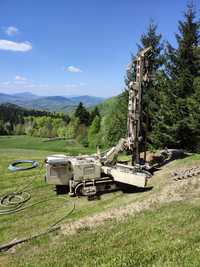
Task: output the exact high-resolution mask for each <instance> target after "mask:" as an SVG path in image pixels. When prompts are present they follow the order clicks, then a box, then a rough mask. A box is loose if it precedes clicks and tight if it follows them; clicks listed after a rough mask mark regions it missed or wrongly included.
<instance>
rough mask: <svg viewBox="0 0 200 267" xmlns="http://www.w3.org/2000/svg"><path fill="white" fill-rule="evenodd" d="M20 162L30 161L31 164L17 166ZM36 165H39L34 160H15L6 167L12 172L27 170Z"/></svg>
mask: <svg viewBox="0 0 200 267" xmlns="http://www.w3.org/2000/svg"><path fill="white" fill-rule="evenodd" d="M22 163H29V164H30V163H31V166H29V165H28V166H26V167H20V166H18V165H19V164H22ZM38 166H39V163H38V162H37V161H36V160H16V161H14V162H13V163H11V164H10V165H9V166H8V169H9V170H10V171H13V172H16V171H27V170H31V169H34V168H37V167H38Z"/></svg>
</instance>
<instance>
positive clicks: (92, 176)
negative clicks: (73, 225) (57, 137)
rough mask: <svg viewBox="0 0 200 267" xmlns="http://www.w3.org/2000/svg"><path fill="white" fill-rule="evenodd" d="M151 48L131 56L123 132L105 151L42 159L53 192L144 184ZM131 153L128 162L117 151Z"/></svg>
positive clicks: (90, 191)
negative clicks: (131, 75) (143, 131)
mask: <svg viewBox="0 0 200 267" xmlns="http://www.w3.org/2000/svg"><path fill="white" fill-rule="evenodd" d="M151 52H152V48H151V47H148V48H146V49H144V50H142V51H140V52H139V54H138V55H137V57H136V58H135V60H134V68H135V79H134V81H131V82H130V83H129V85H128V90H129V102H128V118H127V136H126V137H125V138H122V139H120V140H119V142H118V144H117V145H116V146H114V147H112V148H111V149H109V150H108V151H107V152H105V153H97V154H94V155H91V156H73V157H72V156H66V155H51V156H48V157H47V158H46V160H45V163H46V176H45V180H46V182H47V183H48V184H54V185H56V190H57V193H62V192H63V191H65V189H66V190H68V192H69V195H70V196H79V195H84V196H94V195H96V194H98V193H100V192H105V191H112V190H115V189H120V188H122V186H123V185H131V186H135V187H142V188H144V187H146V185H147V181H148V179H149V178H150V177H151V174H150V172H149V171H148V166H147V165H146V164H144V163H143V164H141V163H140V142H141V140H142V136H141V114H142V110H141V107H142V104H141V103H142V90H143V85H144V83H148V82H149V81H150V79H151V74H150V71H149V70H150V67H149V66H150V57H151ZM123 151H129V152H131V154H132V165H128V164H120V163H118V162H117V157H118V155H119V153H120V152H123Z"/></svg>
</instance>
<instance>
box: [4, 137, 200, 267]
mask: <svg viewBox="0 0 200 267" xmlns="http://www.w3.org/2000/svg"><path fill="white" fill-rule="evenodd" d="M9 140H11V142H9ZM18 140H20V141H19V143H18ZM55 142H58V141H55ZM62 142H63V140H61V141H59V142H58V143H57V146H56V145H55V143H54V142H47V143H43V142H41V140H40V139H37V138H30V137H21V136H20V137H11V138H8V137H1V138H0V155H1V157H0V195H2V194H5V193H7V192H10V191H15V190H19V189H20V188H22V187H23V186H25V185H26V184H27V183H29V182H30V181H31V179H33V178H34V181H33V183H32V184H31V185H30V187H28V188H27V189H26V190H28V192H30V193H31V196H32V198H31V200H30V201H29V202H28V203H27V205H31V204H33V203H36V202H38V201H41V200H45V199H49V201H47V202H43V203H39V204H38V205H35V206H32V207H30V208H27V209H26V210H24V211H22V212H20V213H16V214H12V215H5V216H0V245H2V244H4V243H7V242H9V241H11V240H13V239H15V238H23V237H26V236H30V235H33V234H36V233H38V232H42V231H44V230H46V229H47V228H48V226H49V225H51V224H53V223H54V222H55V221H57V220H58V219H59V218H61V217H63V216H64V215H65V214H67V213H68V211H69V210H70V209H71V208H72V205H73V202H74V201H75V203H76V209H75V211H74V213H72V214H71V215H70V216H69V217H67V218H66V219H65V221H64V222H63V223H67V222H69V221H76V220H78V219H80V218H83V217H85V216H90V215H93V214H98V213H99V212H102V211H105V210H109V209H111V208H113V207H115V208H116V207H121V206H124V205H125V204H129V203H133V202H135V201H139V200H144V199H146V198H147V197H148V196H152V195H153V194H154V193H155V192H157V191H160V190H161V189H162V188H163V187H164V186H165V184H166V183H168V181H169V177H170V172H171V170H172V169H176V168H181V167H184V166H191V165H197V164H199V162H200V155H191V156H190V157H188V158H185V159H182V160H177V161H174V162H172V163H170V165H169V167H164V168H163V171H162V173H158V174H156V176H155V177H156V178H153V179H152V181H151V182H150V185H151V184H152V185H153V186H154V188H153V190H151V191H147V192H143V193H132V194H128V193H127V194H125V193H123V192H121V191H117V192H114V193H109V194H105V195H103V196H102V197H101V200H97V201H92V202H88V201H87V199H86V198H75V199H74V198H70V197H68V195H64V198H60V197H57V196H56V194H55V192H54V191H53V189H54V187H53V186H51V185H46V184H45V182H44V178H43V177H44V173H45V168H44V166H42V164H43V161H44V158H45V157H46V156H47V155H49V154H51V153H54V152H56V151H57V152H58V151H59V147H60V146H61V147H62V145H61V144H66V143H62ZM53 143H54V144H53ZM19 144H21V147H20V145H19ZM29 144H30V145H29ZM40 145H43V150H42V148H41V146H40ZM54 145H55V147H54ZM12 146H13V147H12ZM71 146H74V149H75V145H71ZM22 148H23V149H22ZM33 148H34V149H33ZM52 148H54V149H52ZM62 148H63V147H62ZM37 149H38V150H37ZM67 149H68V150H66V151H68V153H70V150H71V149H72V147H70V146H69V147H68V148H67ZM60 151H62V152H66V151H65V150H64V149H63V150H60ZM72 151H74V153H75V150H73V149H72ZM76 151H77V153H84V148H82V147H81V146H78V147H76ZM16 159H34V160H38V161H39V162H40V164H41V167H42V168H41V169H40V170H39V169H34V170H30V171H26V172H15V173H13V172H10V171H8V169H7V167H8V165H9V164H10V162H12V161H14V160H16ZM39 171H40V172H39ZM199 228H200V199H199V198H196V199H192V200H191V199H190V200H188V201H187V202H186V201H182V202H178V203H177V202H176V203H171V204H170V205H163V206H160V205H159V203H158V205H156V206H155V207H154V209H152V210H149V211H146V212H142V213H140V214H138V215H137V216H135V217H134V216H129V217H127V218H126V220H125V221H124V222H121V223H119V222H116V221H115V220H112V221H109V222H106V223H105V224H104V225H103V226H101V227H100V226H99V227H97V228H94V229H93V230H87V227H85V229H84V227H83V229H82V230H79V232H78V233H77V234H76V235H73V236H63V235H62V234H60V233H52V234H49V235H47V236H45V237H42V238H39V239H37V240H34V241H31V242H28V243H26V244H24V245H22V246H18V247H16V251H15V250H13V251H12V250H11V251H12V252H5V253H1V254H0V266H1V267H6V266H27V267H28V266H29V267H30V266H42V267H43V266H52V267H53V266H59V267H60V266H61V267H62V266H63V267H64V266H67V267H68V266H75V267H76V266H89V267H90V266H199V262H200V253H199V252H200V233H199Z"/></svg>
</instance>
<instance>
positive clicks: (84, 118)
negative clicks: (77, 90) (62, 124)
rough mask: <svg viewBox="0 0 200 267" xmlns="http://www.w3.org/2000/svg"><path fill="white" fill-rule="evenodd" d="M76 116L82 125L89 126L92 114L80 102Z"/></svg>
mask: <svg viewBox="0 0 200 267" xmlns="http://www.w3.org/2000/svg"><path fill="white" fill-rule="evenodd" d="M74 116H75V117H76V118H78V119H79V121H80V123H82V124H85V125H86V126H88V125H89V122H90V113H89V112H88V111H87V109H86V108H85V107H84V106H83V103H82V102H80V103H79V105H78V107H77V108H76V110H75V113H74Z"/></svg>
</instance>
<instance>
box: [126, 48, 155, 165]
mask: <svg viewBox="0 0 200 267" xmlns="http://www.w3.org/2000/svg"><path fill="white" fill-rule="evenodd" d="M151 51H152V48H151V47H148V48H146V49H144V50H142V51H141V52H140V53H139V54H138V56H137V57H136V59H135V61H134V64H135V72H136V73H135V81H131V82H130V83H129V85H128V89H129V102H128V120H127V130H128V138H127V143H128V144H127V145H128V149H129V150H131V151H132V164H133V165H134V164H139V161H140V149H139V144H140V141H141V138H142V137H140V129H141V114H142V110H141V101H142V85H143V82H148V81H149V80H150V76H149V65H150V64H149V56H150V55H151Z"/></svg>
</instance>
